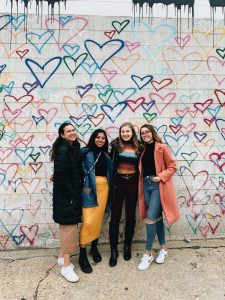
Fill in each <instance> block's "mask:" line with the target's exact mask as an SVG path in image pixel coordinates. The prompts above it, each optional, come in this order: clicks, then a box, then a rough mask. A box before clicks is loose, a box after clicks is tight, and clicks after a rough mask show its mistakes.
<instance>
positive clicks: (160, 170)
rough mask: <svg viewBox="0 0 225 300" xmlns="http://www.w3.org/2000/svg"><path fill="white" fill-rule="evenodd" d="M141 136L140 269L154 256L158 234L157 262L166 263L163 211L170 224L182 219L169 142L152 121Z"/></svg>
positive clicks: (145, 267) (142, 130) (149, 262)
mask: <svg viewBox="0 0 225 300" xmlns="http://www.w3.org/2000/svg"><path fill="white" fill-rule="evenodd" d="M140 136H141V141H142V142H143V143H144V151H143V153H142V155H141V157H140V160H139V174H140V176H139V209H140V218H141V220H143V219H144V220H145V223H146V229H147V243H146V251H145V254H144V255H143V257H142V259H141V262H140V264H139V265H138V269H139V270H140V271H144V270H147V269H148V268H149V266H150V264H151V262H152V261H153V260H154V257H153V254H152V244H153V242H154V239H155V236H156V234H157V237H158V240H159V244H160V247H161V250H160V251H159V253H158V256H157V258H156V262H157V263H158V264H162V263H164V261H165V258H166V256H167V254H168V250H167V249H166V246H165V230H164V223H163V216H162V211H163V213H164V216H165V218H166V220H167V223H168V224H169V225H171V224H173V223H175V222H176V221H177V220H178V219H179V210H178V206H177V200H176V195H175V190H174V186H173V182H172V176H173V175H174V173H175V172H176V163H175V161H174V159H173V158H172V155H171V152H170V150H169V148H168V146H167V145H166V144H163V143H162V140H161V138H160V137H159V136H158V134H157V132H156V131H155V129H154V127H153V126H152V125H149V124H145V125H143V126H142V127H141V129H140Z"/></svg>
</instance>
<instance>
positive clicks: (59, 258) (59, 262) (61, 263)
mask: <svg viewBox="0 0 225 300" xmlns="http://www.w3.org/2000/svg"><path fill="white" fill-rule="evenodd" d="M57 263H58V265H59V266H61V267H63V266H64V257H58V258H57ZM70 266H71V268H73V269H74V265H73V264H72V263H70Z"/></svg>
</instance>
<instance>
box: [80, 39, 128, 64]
mask: <svg viewBox="0 0 225 300" xmlns="http://www.w3.org/2000/svg"><path fill="white" fill-rule="evenodd" d="M107 46H110V47H109V48H108V49H107V50H109V49H110V50H111V51H110V53H108V52H109V51H107V53H104V49H106V48H107ZM84 47H85V48H86V50H87V52H88V54H89V55H90V56H91V58H92V59H93V61H94V62H95V63H96V65H97V66H98V68H99V69H101V68H102V67H103V66H104V65H105V64H106V63H107V62H108V61H109V60H110V58H112V57H113V56H114V55H115V54H117V53H118V52H120V51H121V50H122V48H123V47H124V41H123V40H120V39H114V40H110V41H106V42H105V43H104V44H99V43H97V42H95V41H93V40H86V41H84ZM90 48H91V49H90ZM113 48H116V49H113ZM102 56H104V58H103V59H102Z"/></svg>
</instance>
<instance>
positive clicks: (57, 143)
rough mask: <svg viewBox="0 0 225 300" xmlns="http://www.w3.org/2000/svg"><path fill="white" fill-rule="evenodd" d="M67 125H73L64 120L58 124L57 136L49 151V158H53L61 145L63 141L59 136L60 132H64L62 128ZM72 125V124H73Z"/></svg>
mask: <svg viewBox="0 0 225 300" xmlns="http://www.w3.org/2000/svg"><path fill="white" fill-rule="evenodd" d="M68 125H71V126H73V125H72V124H71V123H69V122H64V123H62V124H61V125H60V126H59V129H58V135H59V136H58V137H57V138H56V140H55V141H54V143H53V145H52V149H51V151H50V158H51V160H55V157H56V152H57V150H58V149H59V146H60V145H62V143H63V140H64V139H63V137H62V136H61V135H62V134H64V128H65V127H66V126H68ZM73 127H74V126H73Z"/></svg>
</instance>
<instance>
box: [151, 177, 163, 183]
mask: <svg viewBox="0 0 225 300" xmlns="http://www.w3.org/2000/svg"><path fill="white" fill-rule="evenodd" d="M152 181H153V182H155V183H158V182H160V181H161V179H160V178H159V176H155V177H152Z"/></svg>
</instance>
